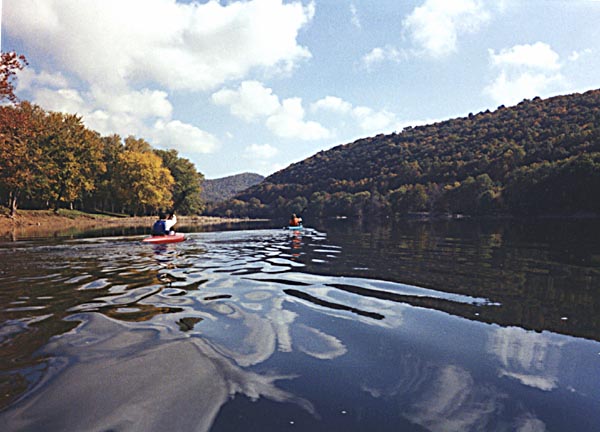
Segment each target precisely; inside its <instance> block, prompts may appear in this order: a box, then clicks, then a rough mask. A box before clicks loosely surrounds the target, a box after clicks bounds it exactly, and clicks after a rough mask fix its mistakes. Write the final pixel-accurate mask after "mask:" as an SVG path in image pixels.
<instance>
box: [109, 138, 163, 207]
mask: <svg viewBox="0 0 600 432" xmlns="http://www.w3.org/2000/svg"><path fill="white" fill-rule="evenodd" d="M147 149H148V150H147ZM140 150H141V151H140ZM115 179H116V182H117V185H118V189H117V196H118V197H119V199H120V200H121V202H122V203H123V205H124V206H125V207H126V208H128V209H129V211H130V212H131V213H133V214H138V213H139V212H140V210H142V211H146V210H149V209H150V210H153V211H155V212H156V211H158V210H160V209H161V208H167V207H171V206H172V205H173V201H172V194H171V188H172V187H173V184H174V183H175V180H174V179H173V176H172V175H171V172H170V171H169V170H168V169H167V168H166V167H165V166H164V165H163V162H162V159H161V158H160V156H158V155H157V154H155V153H154V152H153V151H152V150H151V147H150V145H149V144H148V143H146V142H145V141H144V140H141V139H135V138H133V137H128V138H126V139H125V150H124V151H123V152H122V153H121V154H119V157H118V163H117V167H116V172H115Z"/></svg>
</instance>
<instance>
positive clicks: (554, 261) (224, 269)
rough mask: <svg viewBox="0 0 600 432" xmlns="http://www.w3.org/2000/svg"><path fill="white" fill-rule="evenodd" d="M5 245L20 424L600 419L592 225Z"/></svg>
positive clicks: (3, 333) (4, 343)
mask: <svg viewBox="0 0 600 432" xmlns="http://www.w3.org/2000/svg"><path fill="white" fill-rule="evenodd" d="M243 228H244V229H241V230H238V231H219V230H218V227H211V228H210V229H209V230H204V231H203V232H197V231H196V232H194V230H193V229H190V230H189V231H187V232H188V234H187V239H186V241H184V242H183V243H178V244H171V245H162V246H152V245H146V244H142V243H141V242H140V240H141V238H142V236H143V235H142V234H144V233H139V232H135V231H133V232H132V231H130V230H127V231H125V232H122V231H118V232H115V231H112V232H105V231H102V232H94V233H93V234H91V236H90V235H87V236H85V237H77V236H76V237H74V238H67V239H65V238H63V239H48V240H37V239H34V240H28V241H23V242H10V243H2V244H0V278H1V280H2V286H0V307H1V309H0V323H1V324H0V346H1V347H2V350H1V354H0V424H5V425H8V430H50V431H52V430H61V431H63V430H65V431H77V430H143V431H162V430H165V429H173V430H181V431H188V430H189V431H192V430H194V431H197V430H199V431H205V430H213V431H221V430H222V431H231V430H257V431H258V430H260V431H271V430H273V431H280V430H284V429H288V428H295V429H296V430H303V431H304V430H310V431H326V430H327V431H331V430H347V431H362V430H366V429H373V430H378V431H388V430H389V431H392V430H393V431H396V430H407V431H424V430H428V431H480V430H511V431H512V430H515V431H525V430H529V431H543V430H578V431H594V430H597V425H598V424H600V413H599V412H598V410H597V407H598V405H599V403H600V388H599V387H598V386H597V377H598V376H600V343H599V342H597V341H599V340H600V329H599V327H598V318H597V317H596V313H595V312H597V311H598V306H599V304H598V300H599V292H598V287H599V286H600V284H599V282H600V246H599V245H598V244H597V242H596V241H595V239H597V238H599V237H598V234H599V231H600V224H598V222H594V221H578V222H564V221H542V222H540V221H538V222H514V221H513V222H500V221H480V222H475V221H445V222H417V221H413V222H406V223H401V224H396V225H386V224H383V225H382V224H379V225H377V226H368V225H367V226H365V225H357V224H350V223H348V222H347V221H324V222H320V223H317V224H316V225H315V227H314V228H311V229H307V230H304V231H302V232H299V231H285V230H282V229H280V228H279V229H264V228H265V227H264V226H253V227H252V228H253V229H248V227H243Z"/></svg>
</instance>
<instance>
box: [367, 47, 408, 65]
mask: <svg viewBox="0 0 600 432" xmlns="http://www.w3.org/2000/svg"><path fill="white" fill-rule="evenodd" d="M405 58H407V54H406V53H405V52H404V51H400V50H398V49H397V48H395V47H393V46H390V45H386V46H385V47H377V48H373V49H372V50H371V51H370V52H369V53H367V54H365V55H364V56H363V57H362V59H361V62H362V64H363V65H364V66H365V67H366V68H367V69H371V68H372V67H373V66H374V65H376V64H378V63H383V62H385V61H392V62H396V63H398V62H400V61H401V60H403V59H405Z"/></svg>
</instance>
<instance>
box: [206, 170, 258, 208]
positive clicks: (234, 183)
mask: <svg viewBox="0 0 600 432" xmlns="http://www.w3.org/2000/svg"><path fill="white" fill-rule="evenodd" d="M264 178H265V177H264V176H262V175H260V174H255V173H250V172H245V173H240V174H234V175H230V176H225V177H220V178H216V179H205V180H204V182H203V184H202V186H203V191H202V198H203V199H204V201H205V202H207V203H215V202H219V201H224V200H226V199H229V198H231V197H233V196H235V194H237V193H239V192H241V191H243V190H244V189H247V188H249V187H250V186H254V185H256V184H258V183H260V182H261V181H263V180H264Z"/></svg>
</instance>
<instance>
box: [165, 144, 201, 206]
mask: <svg viewBox="0 0 600 432" xmlns="http://www.w3.org/2000/svg"><path fill="white" fill-rule="evenodd" d="M155 153H156V154H157V155H158V156H160V157H161V159H162V161H163V165H164V166H165V167H166V168H168V169H169V171H170V172H171V175H172V176H173V179H174V180H175V183H174V185H173V189H172V195H173V202H174V204H173V210H177V211H179V212H181V213H184V214H198V213H200V212H202V210H204V204H203V202H202V199H201V194H202V187H201V184H202V182H203V181H204V176H203V175H202V174H201V173H199V172H198V171H197V170H196V167H195V166H194V164H193V163H192V162H191V161H190V160H188V159H185V158H181V157H179V156H178V153H177V150H155Z"/></svg>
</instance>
